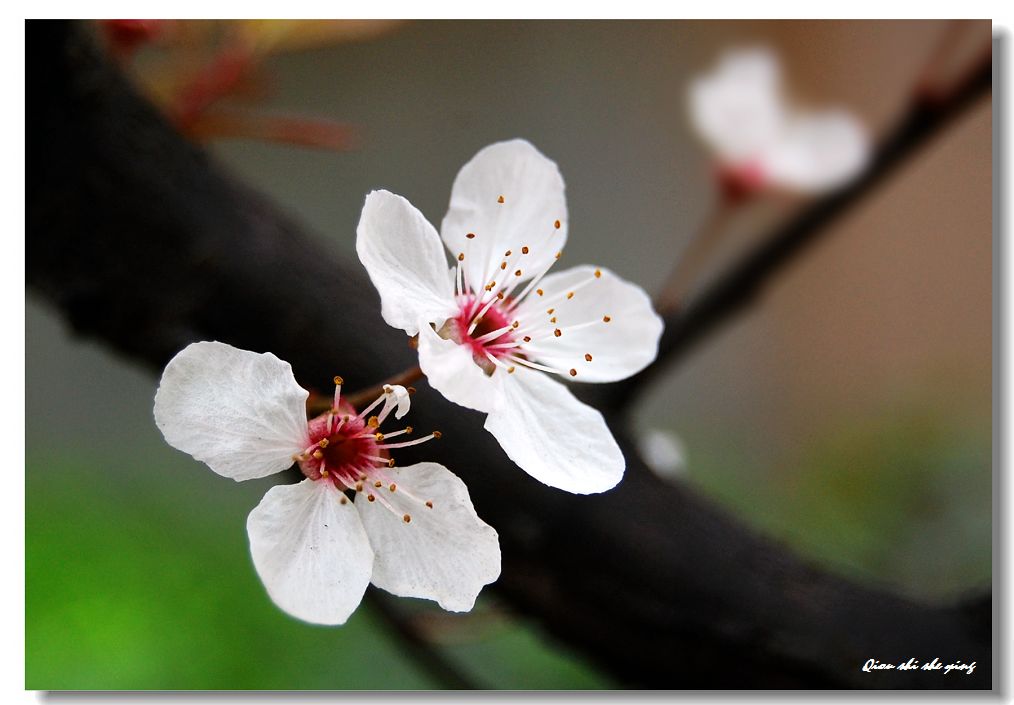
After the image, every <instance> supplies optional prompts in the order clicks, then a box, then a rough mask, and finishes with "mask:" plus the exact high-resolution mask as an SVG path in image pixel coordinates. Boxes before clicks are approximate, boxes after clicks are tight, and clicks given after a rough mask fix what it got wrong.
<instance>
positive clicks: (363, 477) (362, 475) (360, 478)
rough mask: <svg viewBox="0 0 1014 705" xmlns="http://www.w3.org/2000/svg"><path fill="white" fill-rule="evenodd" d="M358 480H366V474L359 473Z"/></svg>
mask: <svg viewBox="0 0 1014 705" xmlns="http://www.w3.org/2000/svg"><path fill="white" fill-rule="evenodd" d="M359 481H360V482H366V475H365V474H363V473H359Z"/></svg>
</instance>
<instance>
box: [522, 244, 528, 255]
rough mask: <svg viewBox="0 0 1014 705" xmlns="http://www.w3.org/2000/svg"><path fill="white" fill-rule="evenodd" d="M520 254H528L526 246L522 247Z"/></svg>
mask: <svg viewBox="0 0 1014 705" xmlns="http://www.w3.org/2000/svg"><path fill="white" fill-rule="evenodd" d="M521 254H523V255H527V254H528V245H525V246H524V247H522V248H521Z"/></svg>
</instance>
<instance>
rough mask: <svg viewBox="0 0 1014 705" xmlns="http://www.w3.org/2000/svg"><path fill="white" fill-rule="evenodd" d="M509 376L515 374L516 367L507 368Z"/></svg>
mask: <svg viewBox="0 0 1014 705" xmlns="http://www.w3.org/2000/svg"><path fill="white" fill-rule="evenodd" d="M507 374H509V375H512V374H514V365H511V366H510V367H508V368H507Z"/></svg>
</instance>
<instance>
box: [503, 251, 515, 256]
mask: <svg viewBox="0 0 1014 705" xmlns="http://www.w3.org/2000/svg"><path fill="white" fill-rule="evenodd" d="M512 254H514V253H513V252H512V251H511V250H507V251H506V252H504V253H503V256H504V257H510V256H511V255H512Z"/></svg>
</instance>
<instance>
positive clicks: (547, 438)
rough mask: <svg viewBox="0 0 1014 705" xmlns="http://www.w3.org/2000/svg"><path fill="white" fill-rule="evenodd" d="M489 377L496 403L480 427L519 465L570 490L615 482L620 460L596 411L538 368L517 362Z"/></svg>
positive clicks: (603, 486) (589, 490)
mask: <svg viewBox="0 0 1014 705" xmlns="http://www.w3.org/2000/svg"><path fill="white" fill-rule="evenodd" d="M493 378H494V379H496V380H499V382H500V384H501V386H502V395H503V396H502V403H500V404H499V405H498V407H497V409H496V410H494V411H493V412H491V413H490V414H489V416H488V417H486V426H485V427H486V430H487V431H489V432H490V433H492V434H493V435H494V436H495V437H496V439H497V440H498V441H499V442H500V445H501V447H503V449H504V451H505V452H506V453H507V455H508V456H509V457H510V459H511V460H513V461H514V462H515V463H517V464H518V466H520V467H521V469H522V470H524V471H525V472H527V473H528V474H529V475H531V476H532V477H534V478H535V479H536V480H538V481H539V482H543V483H545V484H547V485H549V486H550V487H558V488H559V489H561V490H566V491H567V492H573V493H575V494H592V493H595V492H604V491H606V490H608V489H609V488H611V487H613V486H614V485H616V483H617V482H619V481H620V479H621V478H622V477H623V470H624V468H625V467H626V462H625V461H624V459H623V453H621V452H620V448H619V446H618V445H616V441H615V440H614V439H613V434H612V432H611V431H610V430H609V427H608V426H606V422H605V420H604V419H603V418H602V414H601V413H599V412H598V411H596V410H595V409H593V408H591V407H590V406H588V405H587V404H584V403H582V402H580V401H578V400H577V398H575V397H574V395H573V394H571V392H570V390H569V389H567V388H566V387H565V386H563V385H562V384H560V383H559V382H556V381H555V380H552V379H550V378H549V377H548V376H547V375H546V374H544V373H542V372H534V371H532V370H529V369H526V368H523V367H521V366H518V368H517V370H516V371H515V372H514V374H510V375H508V374H500V372H499V371H498V372H497V374H495V375H494V376H493Z"/></svg>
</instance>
